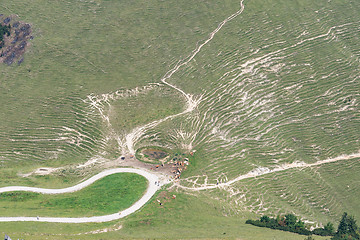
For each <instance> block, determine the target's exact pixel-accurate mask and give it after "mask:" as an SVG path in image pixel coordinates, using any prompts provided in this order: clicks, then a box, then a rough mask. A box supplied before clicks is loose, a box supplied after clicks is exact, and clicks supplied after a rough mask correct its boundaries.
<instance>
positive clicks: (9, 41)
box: [0, 14, 33, 65]
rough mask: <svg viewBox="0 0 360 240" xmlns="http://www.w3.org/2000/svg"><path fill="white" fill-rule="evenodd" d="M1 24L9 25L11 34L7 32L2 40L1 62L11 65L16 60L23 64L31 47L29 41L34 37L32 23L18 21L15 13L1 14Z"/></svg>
mask: <svg viewBox="0 0 360 240" xmlns="http://www.w3.org/2000/svg"><path fill="white" fill-rule="evenodd" d="M0 24H1V26H7V27H8V28H9V31H10V34H8V33H6V34H4V35H3V37H2V41H1V42H0V62H3V63H6V64H7V65H11V64H13V63H15V62H17V64H21V63H22V62H23V61H24V57H23V55H24V53H25V51H26V49H27V48H28V47H29V41H30V40H32V39H33V36H32V35H31V33H32V29H31V25H30V24H28V23H24V22H21V21H18V19H17V17H16V16H15V15H11V16H8V17H7V16H4V15H3V14H0Z"/></svg>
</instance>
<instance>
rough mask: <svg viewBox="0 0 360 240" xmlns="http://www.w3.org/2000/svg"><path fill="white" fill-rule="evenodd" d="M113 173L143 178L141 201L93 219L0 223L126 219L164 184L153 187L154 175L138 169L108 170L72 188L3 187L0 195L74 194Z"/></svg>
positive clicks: (2, 219)
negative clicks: (33, 193) (4, 193)
mask: <svg viewBox="0 0 360 240" xmlns="http://www.w3.org/2000/svg"><path fill="white" fill-rule="evenodd" d="M115 173H136V174H139V175H141V176H143V177H145V178H146V179H147V180H148V181H149V182H148V188H147V190H146V192H145V194H144V195H143V196H142V198H141V199H139V200H138V201H137V202H135V203H134V204H133V205H132V206H131V207H129V208H127V209H125V210H123V211H121V212H118V213H114V214H110V215H104V216H94V217H79V218H73V217H64V218H61V217H41V216H40V217H0V222H17V221H27V222H30V221H34V222H57V223H89V222H108V221H113V220H117V219H120V218H123V217H126V216H128V215H130V214H132V213H134V212H135V211H137V210H139V209H140V208H141V207H142V206H144V205H145V204H146V203H147V202H148V201H149V200H150V199H151V197H152V196H153V195H154V194H155V193H156V191H157V190H159V189H160V188H161V186H162V185H163V184H165V182H164V181H161V183H160V186H158V185H155V182H158V181H160V179H159V177H158V176H157V175H155V174H152V173H149V172H147V171H144V170H140V169H134V168H115V169H110V170H105V171H103V172H101V173H99V174H97V175H95V176H93V177H91V178H89V179H88V180H86V181H84V182H82V183H79V184H77V185H75V186H73V187H68V188H63V189H46V188H35V187H23V186H11V187H3V188H0V193H3V192H13V191H27V192H36V193H43V194H60V193H70V192H75V191H78V190H80V189H83V188H84V187H87V186H89V185H90V184H92V183H94V182H95V181H97V180H99V179H101V178H103V177H106V176H108V175H111V174H115Z"/></svg>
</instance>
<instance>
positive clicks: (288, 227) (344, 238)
mask: <svg viewBox="0 0 360 240" xmlns="http://www.w3.org/2000/svg"><path fill="white" fill-rule="evenodd" d="M246 224H252V225H254V226H258V227H266V228H271V229H278V230H282V231H287V232H293V233H298V234H301V235H308V236H309V238H307V239H312V238H311V237H310V235H313V234H314V235H319V236H332V238H331V239H332V240H360V235H359V229H358V227H357V225H356V220H355V219H354V217H353V216H349V215H348V214H347V213H346V212H345V213H344V214H343V216H342V218H341V220H340V223H339V226H338V229H337V231H336V232H335V228H334V225H333V224H332V223H330V222H329V223H327V224H326V225H325V226H324V227H323V228H316V229H314V230H312V231H310V230H308V229H306V227H305V223H304V222H302V221H301V220H300V219H298V218H297V217H296V216H295V215H294V214H286V215H285V216H277V217H276V218H270V217H268V216H262V217H261V218H260V219H259V220H247V221H246Z"/></svg>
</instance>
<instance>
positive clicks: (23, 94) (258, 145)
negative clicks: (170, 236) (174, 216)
mask: <svg viewBox="0 0 360 240" xmlns="http://www.w3.org/2000/svg"><path fill="white" fill-rule="evenodd" d="M1 4H2V5H3V6H4V7H6V8H5V9H6V10H7V11H9V13H8V14H18V15H19V16H20V17H21V18H22V19H24V20H26V22H31V23H32V26H33V27H34V30H33V31H34V32H35V33H34V34H35V38H34V41H33V46H32V49H31V50H30V52H28V53H27V54H25V60H24V64H22V65H20V66H19V67H16V68H14V67H7V66H1V67H0V69H1V75H2V76H4V77H2V78H1V95H0V99H1V102H2V103H3V106H4V110H2V111H1V113H0V117H1V119H2V124H1V125H0V136H1V137H0V158H1V159H0V160H1V161H2V162H1V163H2V166H3V167H4V168H5V169H7V168H9V169H14V168H15V169H17V168H18V167H17V164H19V163H21V164H24V165H25V166H26V165H33V164H34V163H35V164H43V165H47V166H61V165H63V164H69V163H77V162H85V161H86V160H89V159H91V158H94V157H101V158H104V159H107V160H112V159H116V158H118V157H119V156H121V155H123V154H135V152H136V151H137V149H142V148H144V147H147V146H149V147H150V146H151V147H152V146H159V147H162V148H164V149H169V151H171V150H174V151H175V150H179V149H180V150H181V151H183V152H187V153H188V152H190V151H192V152H194V150H196V152H195V153H194V156H192V157H191V158H190V166H189V168H188V169H187V171H185V172H184V173H182V176H181V180H180V181H177V182H176V183H175V184H174V185H172V186H170V187H171V191H179V192H180V193H181V194H184V195H185V196H188V199H192V200H194V199H193V198H192V197H190V196H193V195H195V196H197V199H198V200H197V201H199V202H206V203H207V204H210V205H211V204H214V205H217V204H221V205H222V209H221V210H217V211H220V212H221V214H222V217H224V218H226V217H225V215H226V216H228V217H229V216H231V217H234V218H235V219H236V218H239V219H242V218H245V217H248V216H253V215H259V214H279V213H287V212H292V213H294V214H296V215H298V216H300V217H301V218H302V219H303V220H307V221H309V222H314V223H315V224H323V223H326V222H327V221H332V222H334V223H335V222H336V221H337V220H338V218H339V217H340V215H341V214H342V212H344V211H348V212H350V213H351V214H353V215H355V218H357V219H360V208H359V207H358V204H357V201H356V200H357V196H359V194H360V192H359V191H360V189H359V187H358V186H360V185H359V183H360V178H359V177H358V174H357V173H358V171H359V167H360V161H359V159H360V152H359V151H360V142H359V139H360V131H359V130H360V129H359V126H360V111H359V110H360V108H359V95H360V91H359V90H360V82H359V78H360V75H359V73H360V44H359V37H360V27H359V26H360V16H359V12H360V2H358V1H346V0H336V1H334V0H333V1H316V2H314V1H310V0H304V1H295V0H294V1H285V0H283V1H266V2H264V1H258V0H254V1H246V0H245V1H241V2H240V1H226V2H218V1H210V2H209V1H207V2H205V1H200V2H199V3H197V4H190V3H186V2H180V3H179V2H176V1H166V2H153V1H146V3H143V2H137V3H131V4H130V3H125V2H122V1H121V2H117V1H81V2H80V1H79V2H76V3H75V4H70V3H66V2H62V1H59V2H56V3H48V4H43V3H40V1H35V2H34V3H33V4H32V5H31V6H32V7H30V8H26V7H25V4H26V3H22V2H21V1H12V2H11V3H1ZM5 5H6V6H5ZM50 8H51V9H55V10H52V11H49V9H50ZM50 12H51V13H50ZM50 23H51V24H50ZM50 25H56V26H58V28H56V29H54V28H53V27H50ZM36 34H38V36H36ZM24 168H25V167H24ZM26 168H29V166H26ZM19 169H21V167H19ZM14 175H15V173H14V174H13V177H14V179H15V181H16V177H15V176H14ZM185 198H187V197H185ZM157 207H158V206H155V205H154V204H150V205H149V206H147V208H146V210H145V211H150V212H151V210H153V209H157ZM183 208H185V209H186V208H187V207H186V203H185V201H184V202H182V203H181V204H180V205H178V206H175V207H174V209H171V210H170V209H167V210H166V211H175V212H178V213H179V214H180V212H181V211H184V210H183ZM149 209H150V210H149ZM217 211H215V212H217ZM200 215H201V214H200ZM169 216H170V215H169ZM169 216H168V215H166V214H164V216H162V215H156V214H155V216H153V218H154V219H158V221H160V222H161V221H164V222H166V219H167V217H169ZM161 217H162V218H164V220H159V219H161ZM136 218H137V217H136V216H135V217H134V219H136ZM134 219H132V218H130V220H129V221H130V222H131V221H134ZM154 221H155V220H154ZM179 221H185V220H184V219H179ZM125 222H126V220H125ZM164 224H165V223H164ZM174 224H176V223H174ZM148 225H149V226H148ZM153 225H154V226H158V227H160V228H162V227H163V225H162V224H160V223H159V222H156V221H155V222H154V223H153ZM165 225H166V224H165ZM151 226H152V224H151V223H150V224H145V223H144V224H140V223H139V225H137V224H134V225H131V226H130V225H128V227H132V228H134V229H137V228H145V229H150V228H151ZM181 226H182V227H183V228H185V225H181V224H180V225H179V227H178V228H179V229H182V227H181ZM202 227H203V226H202ZM175 229H176V228H175ZM124 231H125V232H126V231H127V230H126V229H125V230H124ZM259 231H261V230H259ZM128 233H129V232H127V234H128ZM119 234H120V236H121V231H120V232H119ZM134 234H135V235H136V233H134ZM138 236H140V235H138ZM153 236H154V237H156V236H157V235H156V233H154V235H153ZM140 237H141V236H140ZM189 237H191V236H189ZM192 237H201V236H196V235H194V236H192ZM208 237H211V235H210V236H208ZM255 239H256V238H255ZM280 239H281V238H280ZM289 239H291V238H289Z"/></svg>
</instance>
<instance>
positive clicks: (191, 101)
mask: <svg viewBox="0 0 360 240" xmlns="http://www.w3.org/2000/svg"><path fill="white" fill-rule="evenodd" d="M244 8H245V6H244V0H241V1H240V9H239V10H238V11H237V12H235V13H234V14H232V15H231V16H229V17H227V18H226V19H225V20H223V21H222V22H221V23H219V25H218V26H217V28H215V30H214V31H212V32H211V33H210V34H209V37H208V38H207V39H206V40H205V41H204V42H203V43H202V44H200V45H198V46H197V47H196V48H195V49H194V50H193V51H192V52H191V54H190V55H189V56H187V57H186V58H185V59H183V60H180V61H179V62H178V63H177V64H176V65H175V66H174V67H173V68H172V69H170V70H169V71H168V72H167V73H166V74H165V75H164V76H163V77H162V78H161V79H160V81H161V82H162V83H164V84H165V85H167V86H169V87H171V88H173V89H174V90H176V91H178V92H179V93H181V95H183V96H184V98H185V99H186V105H187V106H186V109H185V110H184V111H183V112H180V113H178V114H174V115H170V116H167V117H165V118H163V119H159V120H156V121H153V122H150V123H147V124H145V125H143V126H141V127H137V128H135V129H133V130H132V132H130V133H129V134H127V135H126V136H125V140H126V145H127V148H128V150H129V152H130V153H131V154H134V153H135V149H134V145H135V143H136V142H137V141H138V140H139V139H140V138H141V136H142V135H143V134H144V133H145V131H146V130H148V129H151V128H154V127H155V126H157V125H159V124H160V123H162V122H164V121H167V120H169V119H173V118H176V117H178V116H181V115H184V114H186V113H189V112H192V111H193V110H194V109H195V108H196V107H197V105H198V104H199V102H200V100H201V98H200V99H195V98H194V96H193V95H191V94H188V93H186V92H184V91H183V90H182V89H180V88H178V87H177V86H175V85H174V84H171V83H169V82H167V80H168V79H170V78H171V77H172V75H173V74H174V73H176V72H177V71H178V70H179V69H180V68H181V67H183V66H185V65H187V64H188V63H189V62H191V61H192V60H193V59H194V58H195V56H196V55H197V54H198V53H199V52H200V50H201V49H202V48H203V47H204V46H205V45H206V44H208V43H209V42H210V41H211V40H212V39H213V38H214V36H215V34H216V33H217V32H219V31H220V30H221V28H222V27H223V26H224V25H225V24H226V23H227V22H229V21H231V20H232V19H234V18H236V17H237V16H239V15H240V14H241V13H242V12H243V11H244Z"/></svg>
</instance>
